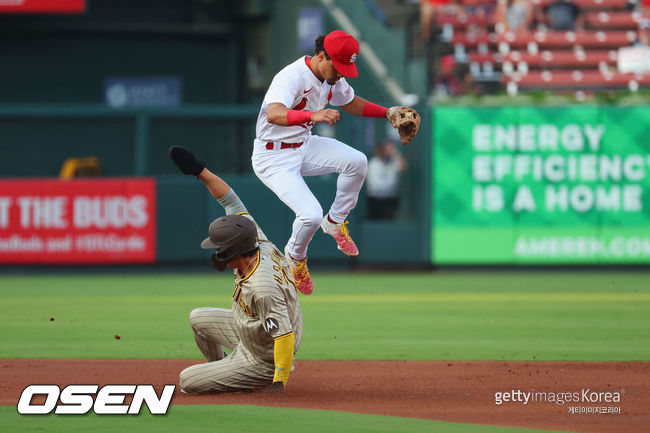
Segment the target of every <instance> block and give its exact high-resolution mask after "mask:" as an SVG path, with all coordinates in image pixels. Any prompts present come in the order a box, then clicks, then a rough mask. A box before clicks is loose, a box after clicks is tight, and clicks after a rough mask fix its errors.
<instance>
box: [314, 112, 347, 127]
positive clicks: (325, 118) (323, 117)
mask: <svg viewBox="0 0 650 433" xmlns="http://www.w3.org/2000/svg"><path fill="white" fill-rule="evenodd" d="M311 120H312V121H314V122H327V123H329V125H330V126H332V125H334V124H335V123H336V122H338V121H339V120H341V113H339V111H338V110H334V109H332V108H326V109H324V110H318V111H316V112H315V113H314V114H312V115H311Z"/></svg>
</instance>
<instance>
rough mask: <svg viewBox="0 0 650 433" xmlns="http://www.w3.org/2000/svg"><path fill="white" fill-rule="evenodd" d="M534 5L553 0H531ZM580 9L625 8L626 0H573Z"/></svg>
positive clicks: (548, 2)
mask: <svg viewBox="0 0 650 433" xmlns="http://www.w3.org/2000/svg"><path fill="white" fill-rule="evenodd" d="M532 1H533V4H535V5H536V6H547V5H548V4H550V3H553V2H554V1H555V0H532ZM573 2H574V3H575V4H576V5H577V6H578V7H580V8H581V9H606V10H611V9H626V8H627V5H628V0H573Z"/></svg>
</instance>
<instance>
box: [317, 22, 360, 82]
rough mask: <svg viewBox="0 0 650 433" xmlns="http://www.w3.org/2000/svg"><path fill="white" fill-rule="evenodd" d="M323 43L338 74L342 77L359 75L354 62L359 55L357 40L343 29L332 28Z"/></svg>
mask: <svg viewBox="0 0 650 433" xmlns="http://www.w3.org/2000/svg"><path fill="white" fill-rule="evenodd" d="M323 45H324V47H325V52H326V53H327V55H328V56H330V59H332V65H334V67H335V68H336V70H337V71H338V72H339V74H341V75H343V76H344V77H356V76H357V75H359V72H358V71H357V65H355V64H354V61H355V60H357V56H358V55H359V42H357V40H356V39H354V37H352V36H350V35H349V34H347V33H345V32H344V31H341V30H334V31H333V32H332V33H330V34H328V35H327V36H325V41H324V44H323Z"/></svg>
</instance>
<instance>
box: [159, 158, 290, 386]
mask: <svg viewBox="0 0 650 433" xmlns="http://www.w3.org/2000/svg"><path fill="white" fill-rule="evenodd" d="M169 153H170V156H171V158H172V161H174V163H175V164H176V165H177V166H178V167H179V168H180V169H181V171H182V172H183V173H185V174H192V175H194V176H197V177H198V178H199V180H201V181H202V182H203V183H204V184H205V186H206V187H207V188H208V190H209V191H210V193H211V194H212V196H213V197H214V198H215V199H217V201H218V202H219V204H221V206H223V208H224V210H225V211H226V216H223V217H221V218H217V219H215V220H214V221H212V223H211V224H210V227H209V237H208V238H206V239H204V240H203V242H202V243H201V247H202V248H205V249H212V248H214V249H215V251H214V252H213V254H212V256H211V258H212V263H213V266H214V267H215V268H216V269H217V270H219V271H223V270H225V269H226V266H227V267H229V268H231V269H233V271H234V274H235V289H234V292H233V296H232V306H231V308H230V309H225V308H213V307H204V308H197V309H194V310H192V312H191V313H190V325H191V326H192V331H193V332H194V339H195V340H196V344H197V345H198V347H199V349H200V350H201V352H202V353H203V355H204V356H205V358H206V360H207V361H208V362H206V363H202V364H197V365H193V366H191V367H188V368H186V369H185V370H183V371H182V372H181V373H180V379H179V381H180V386H181V390H183V391H184V392H186V393H192V394H206V393H219V392H238V391H254V390H259V389H261V390H263V391H266V392H278V391H282V390H283V389H284V387H285V385H286V384H287V381H288V379H289V375H290V373H291V369H292V366H293V359H294V354H295V352H296V351H297V350H298V347H299V346H300V340H301V337H302V315H301V311H300V303H299V302H298V294H297V291H296V287H295V283H294V281H293V277H292V275H291V270H290V268H289V266H288V263H287V261H286V259H285V257H284V255H283V254H282V253H281V252H280V250H278V249H277V248H276V247H275V245H273V244H272V243H271V242H270V241H269V240H268V239H267V238H266V236H265V235H264V232H262V229H260V227H259V226H258V225H257V223H256V222H255V220H254V219H253V217H251V216H250V215H249V214H248V212H247V210H246V207H245V206H244V204H243V203H242V202H241V200H240V199H239V197H238V196H237V194H236V193H235V191H234V190H233V189H231V188H230V186H229V185H228V184H227V183H226V182H225V181H223V180H222V179H221V178H220V177H218V176H217V175H215V174H214V173H212V172H210V170H208V169H207V168H205V163H204V162H203V161H199V160H197V159H196V158H195V157H194V155H193V154H192V153H191V152H190V151H188V150H187V149H185V148H182V147H180V146H172V147H171V148H170V150H169ZM224 347H227V348H228V349H230V350H232V352H231V353H230V354H229V355H227V356H226V354H225V352H224V350H223V348H224Z"/></svg>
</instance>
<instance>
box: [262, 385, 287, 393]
mask: <svg viewBox="0 0 650 433" xmlns="http://www.w3.org/2000/svg"><path fill="white" fill-rule="evenodd" d="M260 392H265V393H269V394H275V393H279V392H284V384H283V383H282V382H273V383H272V384H270V385H269V386H267V387H266V388H262V389H261V390H260Z"/></svg>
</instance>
